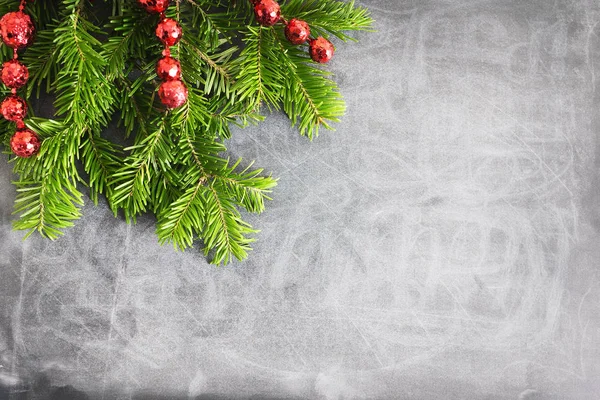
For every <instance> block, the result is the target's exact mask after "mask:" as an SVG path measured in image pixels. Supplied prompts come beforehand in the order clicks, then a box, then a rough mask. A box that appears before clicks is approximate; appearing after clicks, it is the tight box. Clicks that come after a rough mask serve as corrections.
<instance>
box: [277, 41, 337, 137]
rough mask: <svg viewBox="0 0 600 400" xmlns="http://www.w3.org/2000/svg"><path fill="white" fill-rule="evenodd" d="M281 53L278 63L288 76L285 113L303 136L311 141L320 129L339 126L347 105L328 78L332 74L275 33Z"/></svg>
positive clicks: (284, 93) (285, 90) (286, 76)
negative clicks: (337, 123)
mask: <svg viewBox="0 0 600 400" xmlns="http://www.w3.org/2000/svg"><path fill="white" fill-rule="evenodd" d="M273 35H274V37H275V40H276V41H277V45H278V47H279V49H280V53H279V63H280V65H282V66H283V67H284V68H285V69H286V70H287V71H288V73H287V74H286V75H285V85H284V90H283V96H282V97H283V109H284V111H285V112H286V114H287V115H288V116H289V117H290V119H291V120H292V124H294V125H296V124H298V129H299V130H300V134H301V135H307V136H308V138H309V139H310V140H312V139H313V138H314V137H316V136H318V134H319V128H320V127H321V126H323V127H325V128H327V129H332V127H331V126H330V124H329V123H330V122H339V117H341V116H342V115H344V113H345V112H346V105H345V102H344V100H343V99H342V97H341V95H340V93H339V90H338V88H337V85H336V83H335V82H334V81H332V80H330V79H328V78H327V77H328V76H329V75H331V74H330V73H329V72H327V71H325V70H323V69H320V68H318V67H317V66H316V65H315V63H313V62H312V61H311V60H310V58H309V57H308V56H307V55H306V54H305V53H304V52H303V51H302V50H301V49H299V48H297V46H293V45H291V44H289V43H288V42H287V41H286V40H284V39H283V38H282V37H281V36H280V35H278V34H277V33H276V32H275V31H273Z"/></svg>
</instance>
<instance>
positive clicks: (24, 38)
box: [0, 11, 35, 49]
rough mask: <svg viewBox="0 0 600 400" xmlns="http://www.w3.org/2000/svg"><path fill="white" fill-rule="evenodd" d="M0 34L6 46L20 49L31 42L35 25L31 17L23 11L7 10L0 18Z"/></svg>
mask: <svg viewBox="0 0 600 400" xmlns="http://www.w3.org/2000/svg"><path fill="white" fill-rule="evenodd" d="M0 35H1V36H2V41H3V42H4V43H5V44H6V45H7V46H8V47H12V48H13V49H20V48H22V47H27V46H29V45H30V44H31V42H33V37H34V36H35V27H34V26H33V22H31V17H29V15H27V14H25V13H24V12H22V11H15V12H9V13H8V14H4V16H3V17H2V19H0Z"/></svg>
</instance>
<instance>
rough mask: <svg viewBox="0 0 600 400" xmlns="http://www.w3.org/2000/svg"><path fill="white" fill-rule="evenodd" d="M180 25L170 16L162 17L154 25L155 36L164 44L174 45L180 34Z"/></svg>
mask: <svg viewBox="0 0 600 400" xmlns="http://www.w3.org/2000/svg"><path fill="white" fill-rule="evenodd" d="M182 33H183V32H182V30H181V25H179V22H177V21H175V20H174V19H172V18H163V19H162V20H161V21H160V22H159V23H158V26H157V27H156V37H158V39H159V40H160V41H161V42H163V43H164V44H165V45H166V46H174V45H175V44H177V42H179V40H180V39H181V35H182Z"/></svg>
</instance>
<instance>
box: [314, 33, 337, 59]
mask: <svg viewBox="0 0 600 400" xmlns="http://www.w3.org/2000/svg"><path fill="white" fill-rule="evenodd" d="M309 52H310V57H311V58H312V59H313V61H315V62H318V63H326V62H328V61H329V60H331V58H332V57H333V53H334V52H335V48H334V47H333V44H332V43H331V42H330V41H329V40H327V39H325V38H324V37H321V36H319V37H318V38H316V39H313V40H311V41H310V47H309Z"/></svg>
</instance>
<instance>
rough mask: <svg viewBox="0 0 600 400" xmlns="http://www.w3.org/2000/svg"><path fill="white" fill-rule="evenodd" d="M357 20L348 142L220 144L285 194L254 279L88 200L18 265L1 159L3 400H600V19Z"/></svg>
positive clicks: (438, 1)
mask: <svg viewBox="0 0 600 400" xmlns="http://www.w3.org/2000/svg"><path fill="white" fill-rule="evenodd" d="M361 3H362V4H364V5H365V6H368V7H369V8H370V9H371V11H372V13H373V16H374V18H375V19H376V20H377V23H376V28H377V29H378V33H376V34H359V35H358V37H359V38H360V40H361V42H360V44H358V45H346V44H341V43H336V44H337V55H336V57H335V60H334V61H333V62H332V63H331V69H332V71H334V72H335V79H336V80H337V81H338V82H339V83H340V86H341V89H342V91H343V93H344V95H345V97H346V99H347V101H348V114H347V116H346V117H345V119H344V121H343V123H341V124H339V125H337V128H338V131H337V132H336V133H328V132H324V133H323V134H322V136H321V137H319V139H318V140H315V141H314V142H313V143H312V144H311V143H309V142H308V141H307V140H305V139H304V138H300V137H298V135H297V132H296V131H295V130H294V129H291V128H290V127H289V124H288V122H287V120H286V119H285V118H283V117H281V116H280V115H272V116H271V117H269V119H268V121H267V122H266V123H264V124H262V125H261V126H260V127H255V128H250V129H246V130H244V131H236V132H235V137H234V139H233V140H232V141H231V142H230V144H229V146H230V149H231V152H232V154H234V155H235V156H243V157H245V158H247V159H249V160H250V159H256V160H257V165H258V166H261V167H264V168H266V169H267V170H270V171H272V172H273V174H274V175H275V176H278V177H280V178H281V179H280V183H279V187H278V188H277V190H276V191H275V193H274V201H273V202H272V203H271V204H269V208H268V211H267V212H266V213H265V214H264V215H262V216H260V217H258V218H251V221H252V222H253V223H254V224H255V226H256V227H258V228H260V229H261V230H262V233H261V234H260V235H259V236H258V238H259V240H260V241H259V242H258V243H257V244H256V246H255V251H254V252H253V253H252V254H251V257H250V259H249V260H248V261H247V262H244V263H240V264H236V265H233V266H229V267H224V268H215V267H213V266H209V265H207V264H206V262H205V260H204V259H203V257H202V256H201V255H199V254H198V253H197V252H195V251H188V252H186V253H185V254H182V253H176V252H174V251H173V250H172V249H171V248H170V247H164V248H161V247H159V246H158V245H157V244H156V239H155V236H154V233H153V229H154V226H153V223H154V221H153V219H152V218H150V217H148V218H142V219H141V220H140V221H139V223H138V225H136V226H127V225H126V224H125V223H124V221H123V220H120V219H114V218H113V217H112V215H111V213H110V212H109V210H108V209H107V207H106V206H105V205H104V204H102V205H100V206H99V207H93V205H91V204H89V202H88V205H86V207H85V210H84V213H85V216H84V218H83V219H82V220H81V221H80V222H78V223H77V225H76V227H75V228H74V229H71V230H70V231H68V233H67V234H66V236H65V237H64V238H63V239H61V240H59V241H56V242H54V243H50V242H48V241H44V240H41V239H39V238H35V237H34V238H32V239H31V240H28V241H27V242H25V243H22V242H21V240H20V239H21V234H20V233H12V232H11V230H10V221H11V218H12V217H11V208H12V201H13V198H14V195H15V193H14V189H13V188H12V186H11V185H10V184H9V181H10V180H11V178H12V177H11V173H10V167H9V166H8V165H7V164H6V163H5V161H6V157H4V156H3V157H2V158H1V161H2V163H0V165H1V166H0V179H1V180H0V182H2V184H1V187H0V207H1V219H0V238H1V242H0V254H1V259H0V296H1V299H2V301H1V303H2V305H1V307H0V355H1V362H0V364H1V367H0V384H1V385H2V386H3V388H4V389H2V390H3V391H0V396H6V397H8V396H9V393H12V394H11V396H12V398H14V399H17V398H23V397H19V393H21V396H22V395H23V394H22V393H27V394H28V395H29V396H30V397H31V396H34V397H35V396H37V397H35V398H45V397H49V396H54V398H61V399H64V398H68V397H69V395H67V394H65V393H67V392H69V390H70V391H71V393H75V392H74V390H77V391H79V392H78V394H77V395H78V396H80V397H78V398H86V396H87V397H89V398H93V399H96V398H103V399H131V398H134V399H144V398H160V399H170V398H177V399H188V398H191V399H205V398H213V397H216V396H221V397H220V398H230V397H239V398H248V397H253V398H311V399H313V398H314V399H528V400H532V399H598V398H600V394H599V391H600V344H599V343H600V303H599V300H600V275H599V256H600V235H599V230H600V189H599V188H598V183H599V182H598V177H599V174H598V171H599V168H600V165H599V161H598V160H597V154H600V153H599V149H600V147H599V145H598V139H597V138H598V133H599V127H600V120H599V117H600V111H599V110H598V106H599V99H598V95H597V93H598V92H597V90H596V86H597V82H598V78H597V77H598V75H599V74H600V69H599V65H598V62H599V51H600V38H599V36H598V35H599V33H600V27H599V26H598V22H599V21H600V4H599V3H598V2H597V1H592V0H571V1H567V0H564V1H563V0H555V1H553V0H530V1H524V0H522V1H517V0H515V1H507V0H488V1H467V0H424V1H418V0H412V1H398V0H368V1H367V0H364V1H362V2H361ZM66 385H70V386H72V388H67V389H61V390H63V391H62V392H61V391H58V392H57V391H56V389H52V387H61V386H66ZM57 393H58V394H57ZM44 396H45V397H44Z"/></svg>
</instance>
